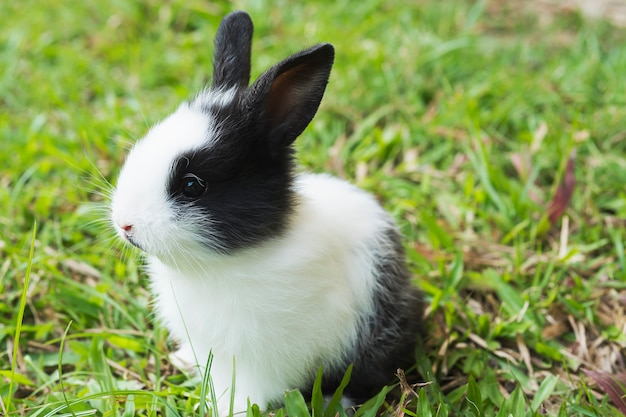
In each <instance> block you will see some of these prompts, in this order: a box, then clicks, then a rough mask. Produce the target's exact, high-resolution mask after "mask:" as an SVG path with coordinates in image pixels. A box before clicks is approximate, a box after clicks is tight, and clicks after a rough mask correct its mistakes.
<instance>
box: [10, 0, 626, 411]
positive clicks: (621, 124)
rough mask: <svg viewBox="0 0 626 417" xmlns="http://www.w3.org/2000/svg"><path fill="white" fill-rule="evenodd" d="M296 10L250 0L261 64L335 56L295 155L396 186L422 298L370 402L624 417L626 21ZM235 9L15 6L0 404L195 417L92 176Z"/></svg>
mask: <svg viewBox="0 0 626 417" xmlns="http://www.w3.org/2000/svg"><path fill="white" fill-rule="evenodd" d="M302 3H303V2H297V1H279V2H274V5H273V6H271V7H270V6H268V5H266V4H264V3H263V2H255V1H237V2H236V3H235V8H242V9H245V10H247V11H248V12H249V13H250V14H251V15H252V17H253V19H254V21H255V24H256V33H255V39H254V47H253V62H254V74H258V73H259V72H260V71H261V70H262V69H264V68H266V67H268V66H269V65H271V64H273V63H274V62H276V61H277V60H279V59H282V58H283V57H285V56H286V55H287V54H288V53H289V52H293V51H296V50H298V49H301V48H302V47H304V46H307V45H310V44H313V43H315V42H319V41H328V42H332V43H333V44H335V46H336V48H337V63H336V65H335V67H334V69H333V74H332V77H331V81H330V84H329V88H328V90H327V92H326V96H325V98H324V102H323V105H322V107H321V109H320V112H319V114H318V116H317V117H316V119H315V120H314V121H313V123H312V125H311V127H310V128H309V129H308V130H307V131H306V132H305V134H304V135H303V136H302V138H301V139H300V140H299V142H298V147H299V155H300V159H301V161H302V164H303V165H304V167H305V168H306V169H309V170H313V171H326V172H332V173H334V174H336V175H338V176H341V177H344V178H348V179H350V180H351V181H353V182H355V183H357V184H359V185H360V186H361V187H363V188H365V189H367V190H369V191H371V192H374V193H376V194H377V195H378V196H379V197H380V199H381V201H382V202H383V203H384V204H385V206H386V207H387V208H388V209H389V210H390V211H391V212H392V213H393V215H394V216H395V217H396V218H397V219H398V221H399V223H400V224H401V227H402V229H403V231H404V233H405V235H406V246H407V248H408V253H409V262H410V264H411V268H412V270H413V271H414V272H415V279H416V285H418V286H420V287H421V288H423V290H424V292H425V294H426V298H427V300H428V303H429V308H428V314H427V317H425V320H426V322H427V323H428V329H429V337H428V339H427V340H426V341H425V343H424V347H423V353H422V354H420V355H419V359H418V361H417V368H418V369H419V370H420V371H421V372H422V374H423V375H424V378H423V379H424V382H425V384H423V385H418V386H412V387H407V386H406V385H403V387H402V388H403V390H402V393H403V395H402V396H401V398H400V399H399V400H398V399H397V397H396V400H395V401H393V402H391V400H390V403H387V404H383V405H382V407H380V412H381V413H388V414H391V415H395V414H398V415H401V414H402V413H406V414H405V415H407V416H411V415H416V414H417V415H419V416H428V415H437V416H446V415H451V416H465V415H468V416H493V415H498V416H508V415H513V416H538V415H559V416H567V415H579V416H618V415H620V412H619V411H618V408H617V407H621V408H620V409H621V410H622V412H625V413H626V407H625V406H624V403H623V401H620V398H619V395H620V392H622V393H623V388H620V387H619V386H618V385H617V384H616V383H614V382H612V381H614V380H615V379H619V377H620V375H623V374H620V373H621V372H624V371H625V370H626V364H625V363H626V356H625V354H624V351H625V350H626V254H625V251H624V229H625V227H624V226H625V224H626V189H625V186H624V184H626V75H625V74H626V31H624V30H623V29H618V28H614V27H611V26H610V25H609V24H608V23H605V22H603V21H586V20H585V19H583V18H582V17H581V16H580V15H578V14H577V13H576V12H573V11H571V10H570V11H567V10H562V9H559V8H552V9H551V10H543V9H540V8H535V7H533V6H532V5H533V4H534V3H528V2H524V4H525V5H526V6H523V7H522V6H520V5H519V4H520V3H522V2H515V1H510V2H507V1H495V0H494V1H488V2H477V3H474V2H462V1H456V0H454V1H445V2H444V1H438V0H429V1H421V2H405V3H406V4H403V5H401V2H395V3H394V2H388V1H379V0H363V1H360V2H351V3H350V4H348V2H347V1H345V0H339V1H328V2H318V3H315V4H307V5H304V4H302ZM394 4H395V5H394ZM539 4H543V3H539ZM232 8H233V6H231V5H228V4H226V3H225V2H217V3H213V2H211V3H209V2H205V1H200V0H197V1H196V0H188V1H182V0H171V1H166V2H156V1H148V2H144V3H137V2H126V1H113V2H103V1H99V2H70V1H62V2H59V1H48V0H40V1H37V2H35V1H29V0H25V1H23V2H0V16H3V18H2V21H3V23H2V25H0V63H1V65H0V108H1V109H2V111H0V138H1V140H0V162H1V164H0V167H1V168H0V341H1V343H2V346H3V348H2V350H1V353H0V399H1V400H2V401H1V402H0V414H5V415H37V416H60V415H72V414H73V415H76V416H83V415H103V416H113V415H124V416H131V415H145V416H156V415H167V416H177V415H181V416H182V415H203V413H204V407H202V406H201V403H202V402H201V401H200V398H201V397H202V395H201V387H197V386H194V385H192V384H191V383H190V382H188V381H187V379H186V378H185V377H184V376H182V375H180V374H179V373H177V372H175V370H174V369H173V368H172V367H171V365H170V364H169V363H168V361H167V352H168V350H169V349H170V348H171V346H169V345H168V342H167V335H166V334H165V332H164V331H163V330H162V329H161V328H160V327H159V326H158V325H155V324H154V323H153V322H152V320H151V313H150V308H149V303H150V295H149V294H148V293H147V291H146V289H145V287H146V285H145V284H146V279H145V276H144V274H143V273H142V272H141V269H140V260H139V259H138V258H137V257H136V256H134V255H130V256H124V253H123V251H122V250H120V249H119V247H118V246H117V245H115V244H113V243H112V242H111V240H110V239H108V237H109V236H110V235H111V233H110V231H107V225H106V219H105V216H106V214H105V212H104V211H102V209H101V208H102V207H104V206H106V200H105V199H104V198H103V196H102V188H101V187H102V185H103V184H104V183H105V180H106V181H113V179H114V178H115V176H116V172H117V171H118V169H119V168H120V166H121V163H122V161H123V158H124V155H125V150H126V148H127V147H128V145H129V144H130V143H132V142H133V141H134V140H135V139H136V138H138V137H141V136H142V135H143V134H144V133H145V132H146V130H147V127H148V126H149V125H150V124H152V123H153V122H155V121H157V120H159V119H160V118H162V117H164V116H166V115H167V114H168V113H169V112H171V111H172V110H173V109H174V108H175V106H176V105H177V103H178V102H179V101H181V100H183V99H185V98H188V97H189V96H190V95H192V94H193V93H194V92H195V91H197V90H198V89H200V88H201V87H202V86H203V84H204V83H205V82H206V81H207V80H208V76H209V73H210V65H211V52H212V39H213V35H214V33H215V30H216V28H217V24H218V23H219V20H220V19H221V17H222V16H223V15H224V14H225V13H227V12H228V11H230V10H231V9H232ZM568 161H569V164H568ZM568 167H569V168H568ZM574 179H575V185H574ZM559 184H564V185H561V186H560V185H559ZM572 191H573V195H572V196H571V201H569V204H567V203H568V197H569V195H568V194H569V192H572ZM555 197H556V198H555ZM566 205H567V209H566V210H565V211H564V212H563V210H562V209H563V208H564V207H565V206H566ZM35 223H36V224H37V230H36V235H35V239H34V241H32V238H33V232H34V225H35ZM127 255H128V254H127ZM22 313H23V317H22ZM61 353H62V354H61ZM620 389H622V391H620ZM607 393H612V394H613V395H612V397H611V396H608V395H606V394H607ZM69 404H71V407H69V406H67V405H69ZM287 405H288V408H287V411H289V412H290V414H291V415H302V413H303V411H297V410H301V409H299V408H298V407H299V406H300V405H301V403H300V401H299V400H298V397H297V395H292V394H290V396H289V397H288V399H287ZM379 405H380V401H379V402H378V403H377V404H374V403H370V404H368V406H366V407H363V408H361V412H362V413H363V415H372V413H374V412H375V410H376V409H378V408H379ZM314 411H315V413H317V414H316V415H321V414H320V409H319V407H318V406H317V405H316V407H315V409H314ZM68 413H69V414H68ZM368 413H369V414H368Z"/></svg>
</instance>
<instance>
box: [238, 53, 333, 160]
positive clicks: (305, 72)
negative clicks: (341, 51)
mask: <svg viewBox="0 0 626 417" xmlns="http://www.w3.org/2000/svg"><path fill="white" fill-rule="evenodd" d="M334 59H335V49H334V48H333V46H332V45H331V44H328V43H324V44H319V45H316V46H313V47H311V48H309V49H306V50H304V51H302V52H299V53H296V54H294V55H291V56H290V57H289V58H287V59H285V60H284V61H282V62H279V63H278V64H277V65H275V66H274V67H272V68H270V69H269V70H267V71H266V72H265V73H264V74H263V75H261V76H260V77H259V79H258V80H257V81H256V82H255V83H254V85H253V86H252V87H251V92H250V94H251V99H252V100H253V102H254V104H253V106H252V107H253V108H256V109H257V110H259V111H260V114H261V115H263V116H262V117H263V118H264V119H265V121H266V122H267V123H268V125H269V140H270V143H269V145H270V149H272V150H273V151H279V150H280V148H284V147H286V146H289V145H290V144H291V143H292V142H293V141H294V140H295V139H296V138H297V137H298V136H299V135H300V134H301V133H302V131H303V130H304V129H305V128H306V127H307V125H308V124H309V123H310V122H311V119H313V116H315V113H316V112H317V109H318V107H319V105H320V101H321V100H322V96H323V95H324V91H325V90H326V84H328V77H329V76H330V69H331V67H332V65H333V61H334ZM257 106H258V107H257ZM259 107H260V108H259Z"/></svg>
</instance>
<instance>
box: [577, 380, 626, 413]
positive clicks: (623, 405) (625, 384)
mask: <svg viewBox="0 0 626 417" xmlns="http://www.w3.org/2000/svg"><path fill="white" fill-rule="evenodd" d="M582 371H583V373H584V374H585V375H587V376H588V377H590V378H591V379H593V380H594V381H595V382H596V384H598V385H599V386H600V388H601V389H602V390H603V391H604V392H605V393H607V394H608V396H609V398H611V401H612V402H613V404H614V405H615V407H616V408H617V409H618V410H619V411H620V412H621V413H622V414H625V415H626V374H623V373H622V374H617V375H614V376H611V375H610V374H608V373H607V372H597V371H589V370H586V369H583V370H582Z"/></svg>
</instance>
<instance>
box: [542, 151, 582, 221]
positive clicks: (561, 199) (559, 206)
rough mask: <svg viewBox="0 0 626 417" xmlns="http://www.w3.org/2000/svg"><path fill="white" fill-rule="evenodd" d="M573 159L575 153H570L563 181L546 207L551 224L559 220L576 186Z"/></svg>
mask: <svg viewBox="0 0 626 417" xmlns="http://www.w3.org/2000/svg"><path fill="white" fill-rule="evenodd" d="M575 157H576V151H572V153H571V154H570V156H569V160H568V161H567V166H566V167H565V173H564V175H563V180H562V181H561V184H559V188H557V190H556V194H555V195H554V198H553V199H552V202H551V203H550V206H549V207H548V219H549V220H550V223H552V224H554V223H556V221H557V220H559V219H560V218H561V216H562V215H563V213H564V212H565V209H566V208H567V206H568V205H569V202H570V200H571V199H572V195H573V194H574V187H575V186H576V176H575V174H574V159H575Z"/></svg>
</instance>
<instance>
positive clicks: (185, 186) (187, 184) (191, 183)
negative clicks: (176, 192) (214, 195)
mask: <svg viewBox="0 0 626 417" xmlns="http://www.w3.org/2000/svg"><path fill="white" fill-rule="evenodd" d="M206 190H207V183H206V181H205V180H203V179H202V178H200V177H198V176H197V175H195V174H191V173H188V174H185V175H184V176H183V180H182V183H181V185H180V192H181V193H182V194H183V195H184V196H185V197H188V198H198V197H200V196H202V195H203V194H204V193H205V192H206Z"/></svg>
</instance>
